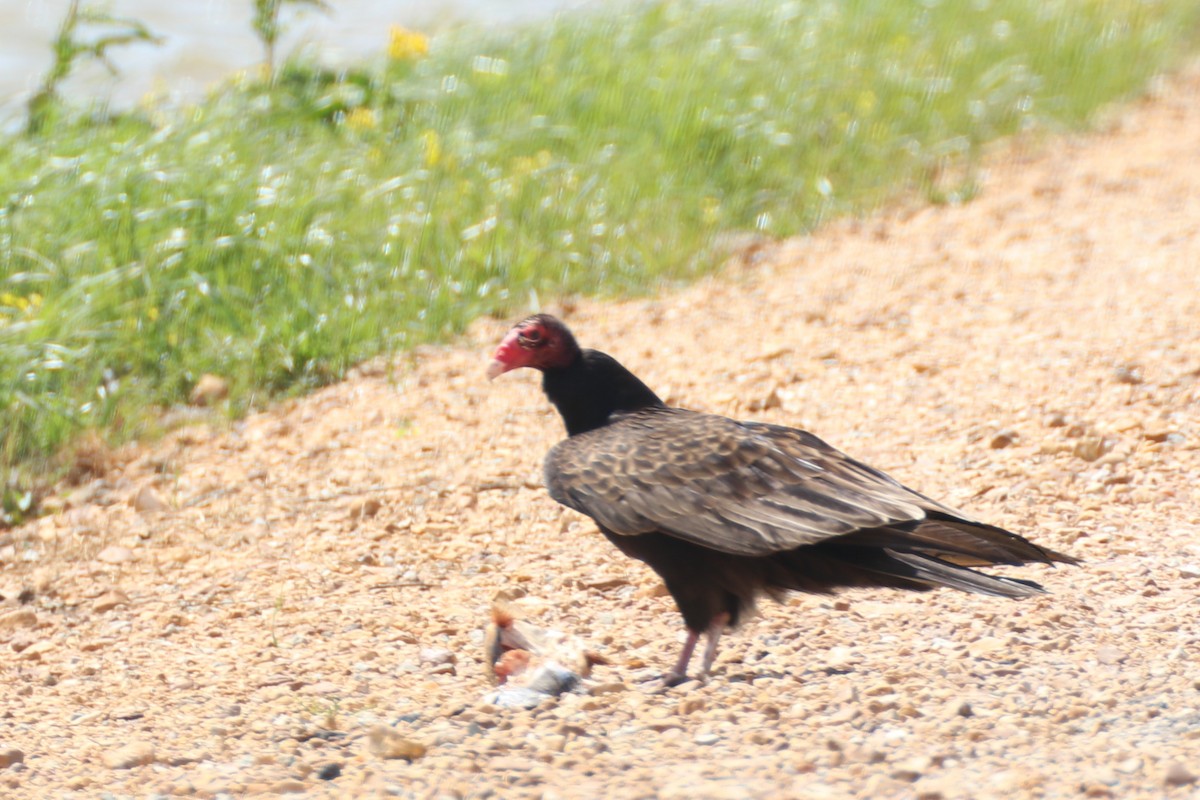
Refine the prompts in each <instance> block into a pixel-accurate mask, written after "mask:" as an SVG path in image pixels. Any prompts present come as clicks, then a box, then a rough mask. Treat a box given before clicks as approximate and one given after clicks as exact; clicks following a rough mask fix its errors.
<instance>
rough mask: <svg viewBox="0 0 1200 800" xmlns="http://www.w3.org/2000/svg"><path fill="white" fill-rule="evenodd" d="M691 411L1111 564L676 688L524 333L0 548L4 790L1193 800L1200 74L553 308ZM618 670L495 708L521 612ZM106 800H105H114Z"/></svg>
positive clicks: (802, 604) (815, 615) (1093, 563)
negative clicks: (843, 211)
mask: <svg viewBox="0 0 1200 800" xmlns="http://www.w3.org/2000/svg"><path fill="white" fill-rule="evenodd" d="M556 310H557V311H558V312H559V313H562V314H564V316H565V317H566V319H567V320H568V322H569V324H571V325H572V327H573V328H574V329H575V330H576V332H577V333H578V334H579V336H580V338H581V339H582V340H583V342H584V343H585V345H586V344H590V345H593V346H599V347H601V348H602V349H605V350H608V351H609V352H611V353H612V354H614V355H616V356H617V357H618V358H620V359H621V360H622V361H624V362H625V363H626V364H627V365H628V366H630V367H631V368H632V369H634V371H635V372H637V373H638V374H639V375H640V376H641V377H642V378H644V379H645V380H646V381H647V382H648V383H649V384H650V385H651V386H652V387H655V388H656V389H658V390H660V393H661V394H664V395H665V396H667V397H668V398H669V399H670V401H671V402H674V403H677V404H681V405H686V406H690V407H693V408H697V409H701V410H707V411H716V412H721V413H726V414H731V415H736V416H740V417H751V418H757V419H764V420H768V421H772V422H779V423H785V424H789V425H795V426H800V427H805V428H808V429H810V430H813V431H814V432H817V433H818V434H819V435H821V436H822V437H823V438H825V439H827V440H828V441H830V442H831V443H833V444H835V445H836V446H839V447H840V448H842V449H844V450H846V451H848V452H850V453H851V454H852V455H855V456H857V457H860V458H862V459H864V460H867V461H868V462H870V463H873V464H875V465H877V466H879V467H881V468H883V469H885V470H887V471H889V472H891V473H892V474H893V475H895V476H896V477H898V478H899V479H901V480H903V481H904V482H905V483H907V484H909V485H911V486H913V487H915V488H918V489H920V490H922V491H924V492H926V493H927V494H931V495H932V496H934V497H937V498H939V499H942V500H945V501H946V502H949V503H951V504H953V505H957V506H960V507H962V508H964V509H965V510H967V511H968V512H969V513H972V514H974V515H977V516H979V517H981V518H983V519H986V520H989V521H992V522H995V523H996V524H999V525H1003V526H1005V527H1008V528H1010V529H1012V530H1015V531H1019V532H1021V533H1024V534H1026V535H1028V536H1030V537H1031V538H1033V539H1034V540H1036V541H1038V542H1041V543H1043V544H1046V545H1048V546H1050V547H1054V548H1056V549H1061V550H1064V551H1066V552H1069V553H1072V554H1074V555H1076V556H1078V557H1080V558H1082V559H1084V560H1085V562H1086V563H1085V564H1084V566H1083V567H1082V568H1078V569H1073V568H1060V569H1056V570H1052V569H1048V568H1043V567H1029V568H1025V569H1013V570H1008V571H1007V573H1006V574H1012V575H1023V576H1025V577H1029V578H1033V579H1036V580H1038V581H1040V582H1042V583H1044V584H1045V585H1046V586H1047V587H1048V588H1049V589H1050V590H1051V591H1052V594H1049V595H1046V596H1044V597H1038V598H1034V599H1031V600H1027V601H1023V602H1007V601H1000V600H995V599H992V598H986V597H979V596H973V595H965V594H961V593H957V592H952V591H948V590H944V591H939V592H935V593H933V594H932V595H925V596H910V595H902V594H899V593H888V592H885V591H882V590H879V591H853V592H847V593H845V594H842V595H838V596H836V597H818V596H795V597H793V598H792V599H791V600H790V602H788V603H787V604H786V605H773V604H765V605H764V606H763V608H762V614H761V616H760V617H758V618H757V619H754V620H752V621H750V622H749V623H748V624H747V625H746V626H744V627H743V629H742V630H741V631H739V632H737V633H735V634H733V635H731V636H729V637H728V638H727V639H726V640H725V643H724V647H723V649H722V654H721V656H720V657H719V658H718V662H717V667H716V669H715V675H714V676H713V678H712V680H711V681H709V682H708V683H707V684H706V685H698V684H695V683H692V684H687V685H684V686H683V687H679V688H676V689H672V690H669V691H666V692H661V693H654V692H653V691H651V690H650V689H649V688H648V687H649V686H650V684H647V683H646V681H647V679H648V678H650V677H651V676H653V675H655V674H657V673H658V672H659V671H661V670H663V669H665V668H666V667H668V666H669V665H670V663H671V662H672V660H673V658H674V656H675V653H676V650H677V648H678V646H679V643H680V642H681V641H682V636H683V630H682V623H681V621H680V619H679V617H678V615H677V614H676V613H675V611H674V609H673V605H672V602H671V600H670V598H669V597H667V596H664V593H663V591H662V589H661V587H660V585H659V583H658V581H657V579H656V578H655V576H654V575H653V574H652V573H650V572H649V571H648V570H647V569H645V568H644V567H642V566H641V565H640V564H637V563H634V562H630V561H627V560H625V559H623V558H621V557H619V556H617V554H616V553H615V551H614V550H613V549H612V548H611V547H610V546H609V545H608V544H607V543H606V542H605V541H604V540H603V538H602V537H601V536H600V535H599V534H597V533H596V531H595V529H594V528H593V526H592V524H591V523H590V521H588V520H586V519H584V518H582V517H580V516H578V515H575V514H573V513H571V512H568V511H565V510H564V509H561V508H559V507H558V506H557V505H556V504H555V503H554V502H553V501H551V500H550V499H549V497H548V496H547V495H546V493H545V490H544V489H543V487H542V485H541V459H542V455H543V454H544V453H545V451H546V450H547V449H548V448H549V447H550V446H551V445H552V444H553V443H554V442H555V441H556V440H557V439H558V438H560V436H561V426H560V423H559V421H558V419H557V417H556V416H555V414H554V413H553V411H552V410H551V409H550V408H549V407H548V405H547V403H546V402H545V400H544V398H543V397H542V396H541V393H540V390H539V388H538V385H537V381H536V376H534V375H532V374H522V373H513V374H511V375H507V376H504V378H502V379H500V380H498V381H496V382H495V383H494V384H488V383H487V381H485V380H484V377H483V370H484V367H485V365H486V362H487V358H488V356H489V355H490V352H491V349H492V347H493V346H494V344H495V342H496V340H497V339H498V337H499V336H500V334H501V333H502V332H503V330H504V329H505V328H506V327H507V324H508V322H509V321H499V320H483V321H480V322H479V323H478V324H477V325H476V326H475V328H474V329H473V330H472V331H471V333H470V335H469V336H468V337H466V338H465V340H464V341H463V342H461V343H460V344H459V345H458V346H455V347H448V348H431V349H424V350H421V351H419V352H417V353H414V354H411V355H410V356H407V357H405V358H404V359H402V360H401V361H399V362H397V363H394V364H390V363H383V362H379V363H373V364H367V365H364V366H363V367H361V368H359V369H358V370H357V371H356V373H355V374H354V375H353V377H352V378H351V379H350V380H347V381H346V382H345V383H343V384H340V385H337V386H333V387H330V388H328V389H326V390H324V391H321V392H319V393H317V394H315V395H313V396H311V397H309V398H306V399H304V400H301V401H298V402H294V403H291V404H287V405H284V406H282V407H279V408H276V409H273V410H271V411H269V412H266V413H263V414H259V415H256V416H254V417H252V418H250V419H247V420H245V421H244V422H241V423H238V424H236V425H234V426H232V428H230V427H228V426H226V427H221V426H210V425H206V424H204V423H203V422H199V423H197V424H193V425H190V426H189V427H186V428H183V429H181V430H179V431H177V432H176V433H174V434H172V435H171V436H169V437H168V438H167V439H165V440H164V441H162V442H160V443H159V444H158V445H155V446H154V447H152V448H148V449H143V450H129V451H125V452H122V453H119V454H116V456H113V457H109V456H106V455H105V454H103V453H93V454H91V457H90V458H87V457H84V456H87V455H88V454H84V456H81V467H88V466H91V467H93V468H95V467H97V466H104V464H100V465H97V464H95V463H91V462H104V461H106V460H111V461H113V462H114V463H111V464H109V465H107V466H108V469H107V471H106V472H105V474H104V475H103V476H102V477H97V478H93V479H89V480H85V481H84V482H83V485H82V486H81V487H80V488H78V489H75V490H74V491H73V492H72V493H70V494H66V495H64V496H63V497H62V498H61V500H60V503H61V505H62V507H63V510H62V511H61V512H60V513H58V514H56V515H53V516H49V517H46V518H44V519H41V520H38V521H36V522H34V523H31V524H29V525H27V526H25V527H23V528H20V529H17V530H13V531H9V532H6V533H3V534H0V562H3V572H0V595H3V597H4V601H3V606H2V607H0V647H2V648H3V656H0V700H2V702H0V711H2V713H3V716H4V724H3V727H2V728H0V794H7V795H8V796H13V797H17V796H23V797H88V798H92V797H102V796H113V797H148V796H170V795H185V796H192V795H195V796H199V797H230V796H241V795H244V794H245V795H250V794H264V795H268V796H269V795H283V794H291V793H294V794H298V795H304V796H307V797H349V796H377V795H378V796H387V795H396V796H402V797H408V796H416V797H427V796H444V797H467V796H470V797H487V796H502V797H506V798H507V797H563V798H565V797H599V796H611V797H662V798H688V800H691V799H692V798H725V797H729V798H745V797H762V798H767V797H781V796H791V797H800V798H843V797H862V798H893V797H894V798H929V799H930V800H932V799H933V798H945V799H946V800H949V799H950V798H1005V799H1006V800H1008V799H1010V798H1014V797H1046V798H1058V797H1078V796H1088V797H1115V798H1163V797H1172V798H1175V797H1180V798H1182V797H1194V796H1196V793H1197V791H1198V790H1200V787H1198V786H1197V784H1196V776H1197V775H1198V774H1200V669H1198V668H1197V667H1196V662H1195V660H1194V659H1195V658H1196V656H1197V655H1200V623H1198V622H1197V614H1196V611H1197V602H1198V601H1197V590H1198V589H1200V388H1198V380H1197V379H1198V377H1200V71H1198V70H1196V69H1193V70H1190V71H1188V72H1187V73H1185V74H1183V75H1182V76H1179V77H1176V78H1173V79H1171V80H1170V81H1167V82H1165V83H1164V85H1163V87H1162V88H1161V90H1160V91H1159V92H1158V93H1157V94H1156V95H1155V96H1154V97H1153V98H1151V99H1150V100H1148V101H1145V102H1143V103H1141V104H1139V105H1138V106H1137V107H1134V108H1131V109H1125V111H1124V112H1123V114H1122V116H1120V118H1119V119H1117V120H1116V121H1114V122H1113V123H1112V125H1110V126H1109V127H1108V129H1107V130H1105V131H1104V132H1102V133H1100V134H1096V135H1092V136H1088V137H1083V138H1079V139H1074V140H1065V141H1064V140H1056V141H1053V142H1051V143H1049V144H1048V145H1045V146H1044V147H1043V146H1039V147H1037V148H1036V149H1035V152H1024V151H1019V150H1017V149H1014V150H1012V151H1010V152H1007V153H1005V154H1003V155H1002V156H999V157H997V158H995V159H993V161H992V162H991V168H990V171H989V173H988V175H987V176H986V179H985V184H984V193H983V194H982V196H981V197H980V198H979V199H978V200H976V201H975V202H973V203H971V204H969V205H967V206H965V207H958V208H951V207H939V208H924V207H916V206H913V207H898V208H894V209H892V210H891V211H889V212H887V213H884V214H881V215H878V216H875V217H872V218H869V219H865V220H861V221H850V222H843V223H839V224H835V225H833V226H831V227H829V228H827V229H825V230H823V231H821V232H820V233H819V234H817V235H815V236H813V237H809V238H803V239H797V240H792V241H788V242H784V243H781V244H778V245H768V246H764V247H760V248H758V249H756V250H754V251H753V252H747V253H745V254H744V255H743V256H742V257H741V258H740V259H739V260H738V261H737V262H736V263H733V264H731V265H730V267H729V268H728V269H727V270H726V271H725V272H724V274H722V275H721V276H719V277H717V278H714V279H712V280H709V281H706V282H703V283H701V284H698V285H695V286H692V287H690V288H687V289H685V290H682V291H679V292H677V293H672V294H666V295H664V296H662V297H658V298H655V299H652V300H637V301H631V302H625V303H618V304H613V303H593V302H587V303H578V304H575V305H573V306H569V307H566V308H562V307H560V308H558V309H556ZM498 595H499V596H502V597H506V598H509V599H510V600H511V601H512V605H513V607H515V608H517V609H519V613H521V614H522V615H523V617H525V618H526V619H527V620H528V621H529V622H531V623H536V624H539V625H546V626H552V627H556V628H558V629H560V630H563V631H567V632H569V633H571V634H574V635H577V636H579V637H582V638H583V639H584V640H585V641H587V642H588V643H589V645H590V646H591V647H592V649H594V650H595V651H597V652H598V653H600V654H602V655H604V656H605V657H607V658H608V659H609V660H610V661H611V662H612V663H611V665H608V666H598V667H596V669H595V670H594V672H593V674H592V678H591V680H590V682H589V684H590V688H591V692H590V694H587V695H564V696H562V697H560V698H557V699H548V700H547V701H546V702H544V703H543V704H542V705H540V706H538V707H537V708H535V709H533V710H516V709H498V708H496V707H494V706H490V705H488V704H486V703H484V702H483V697H484V696H485V694H487V693H488V691H490V690H491V688H492V687H491V685H490V684H489V682H488V681H487V679H486V676H485V672H486V670H485V664H484V660H483V654H482V636H483V634H482V629H483V627H484V625H485V624H486V623H487V621H488V619H489V608H490V606H491V604H492V602H493V599H494V598H495V597H497V596H498ZM105 793H108V794H105Z"/></svg>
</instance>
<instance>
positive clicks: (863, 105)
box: [854, 89, 879, 116]
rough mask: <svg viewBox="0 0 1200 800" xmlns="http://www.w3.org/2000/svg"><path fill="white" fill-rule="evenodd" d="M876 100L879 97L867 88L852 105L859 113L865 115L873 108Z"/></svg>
mask: <svg viewBox="0 0 1200 800" xmlns="http://www.w3.org/2000/svg"><path fill="white" fill-rule="evenodd" d="M878 102H879V99H878V98H877V97H876V96H875V93H874V92H872V91H871V90H870V89H867V90H866V91H865V92H863V93H862V94H860V95H859V96H858V101H857V102H855V104H854V107H855V109H856V110H857V111H858V113H859V114H860V115H863V116H866V115H868V114H870V113H871V112H872V111H874V110H875V106H876V105H877V104H878Z"/></svg>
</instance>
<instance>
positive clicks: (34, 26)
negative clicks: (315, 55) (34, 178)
mask: <svg viewBox="0 0 1200 800" xmlns="http://www.w3.org/2000/svg"><path fill="white" fill-rule="evenodd" d="M599 1H600V0H434V2H430V1H429V0H328V4H329V5H330V6H332V11H331V12H330V13H329V14H323V13H321V12H319V11H315V10H312V9H306V8H304V7H303V6H297V7H285V11H284V14H285V20H286V35H285V37H284V39H283V41H282V43H281V46H280V47H279V52H280V53H281V54H286V53H288V52H290V51H291V50H292V49H293V48H295V47H297V46H298V45H313V46H315V47H316V48H317V50H318V52H319V53H320V55H321V57H322V59H323V60H327V61H329V62H331V63H344V62H346V61H351V60H355V59H360V58H362V57H363V56H365V55H367V54H373V53H379V52H381V51H382V50H383V49H384V48H385V47H386V45H387V37H388V28H389V26H391V25H403V26H405V27H407V28H413V29H417V30H422V31H426V32H436V31H438V30H444V29H446V28H448V27H451V26H455V25H462V24H468V25H478V26H488V27H494V26H498V25H516V24H520V23H522V22H528V21H530V20H534V19H538V18H542V17H549V16H551V15H553V14H554V13H555V12H557V11H560V10H564V9H568V8H576V7H580V6H584V5H588V4H589V3H590V4H593V5H594V4H596V3H597V2H599ZM85 2H86V3H90V4H91V5H93V6H97V7H106V8H107V10H108V11H109V12H110V13H112V14H114V15H116V16H124V17H133V18H135V19H139V20H141V21H142V22H144V23H146V24H147V25H148V26H149V27H150V28H151V29H152V30H153V31H154V32H156V33H158V34H159V35H160V36H162V37H163V39H164V41H163V43H162V44H161V45H159V46H157V47H155V46H153V45H149V44H134V45H130V46H127V47H119V48H116V49H115V50H113V51H112V59H111V60H112V61H113V63H114V64H115V65H116V67H117V68H118V69H119V70H120V72H121V74H120V75H119V76H117V77H115V78H114V77H112V76H111V75H109V74H108V72H107V71H106V70H105V69H104V68H103V67H102V66H99V65H95V64H93V65H90V66H87V67H85V68H82V69H80V70H79V71H78V73H77V74H76V75H73V76H72V78H71V79H70V80H69V82H68V83H67V85H66V86H65V88H64V94H66V95H67V96H68V97H70V98H72V99H74V100H84V101H86V100H90V99H106V100H110V101H112V102H113V103H114V104H116V105H122V106H127V105H130V104H132V103H135V102H137V100H138V99H139V98H141V97H142V96H144V95H145V94H146V93H148V92H150V91H166V92H168V93H169V94H170V95H171V96H172V97H173V98H174V99H177V100H190V99H195V98H197V97H199V96H201V95H202V94H203V92H204V90H205V89H206V88H207V87H208V86H210V85H211V84H212V83H214V82H216V81H218V80H220V79H222V78H223V77H225V76H227V75H229V74H230V73H232V72H235V71H237V70H240V69H244V68H246V67H250V66H253V65H255V64H257V63H259V62H260V61H261V59H262V49H261V47H260V45H259V42H258V39H257V38H256V37H255V36H254V33H253V31H252V30H251V28H250V18H251V13H252V7H253V3H252V0H177V1H176V2H169V1H168V2H164V1H163V0H108V2H107V3H106V2H104V0H85ZM68 5H69V3H68V0H0V121H7V120H10V119H11V118H12V117H13V116H15V115H19V114H20V113H21V107H22V104H23V103H24V102H25V100H26V99H27V98H28V97H29V95H30V93H32V92H33V91H34V90H35V89H36V88H37V85H38V83H39V82H40V80H41V77H42V74H43V73H44V72H45V71H46V69H47V67H48V66H49V64H50V55H51V54H50V42H51V40H52V39H53V38H54V35H55V33H56V32H57V30H58V26H59V24H60V22H61V21H62V18H63V15H64V13H65V11H66V9H67V7H68Z"/></svg>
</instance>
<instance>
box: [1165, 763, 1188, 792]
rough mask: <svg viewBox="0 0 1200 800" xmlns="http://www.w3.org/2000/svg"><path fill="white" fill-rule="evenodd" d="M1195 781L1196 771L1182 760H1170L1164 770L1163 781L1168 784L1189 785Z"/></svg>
mask: <svg viewBox="0 0 1200 800" xmlns="http://www.w3.org/2000/svg"><path fill="white" fill-rule="evenodd" d="M1195 782H1196V775H1195V773H1193V772H1192V771H1191V770H1190V769H1188V768H1187V766H1186V765H1184V764H1183V763H1182V762H1180V761H1172V762H1170V763H1169V764H1167V768H1166V770H1165V771H1164V772H1163V783H1165V784H1166V785H1167V786H1187V785H1189V784H1192V783H1195Z"/></svg>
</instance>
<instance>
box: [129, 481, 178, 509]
mask: <svg viewBox="0 0 1200 800" xmlns="http://www.w3.org/2000/svg"><path fill="white" fill-rule="evenodd" d="M129 505H131V506H133V508H134V510H136V511H138V512H139V513H142V514H153V513H157V512H159V511H167V510H168V509H170V506H169V505H167V502H166V501H165V500H163V499H162V498H161V497H159V496H158V492H156V491H154V489H153V487H151V486H143V487H142V488H140V489H138V490H137V491H136V492H135V493H134V494H133V495H132V496H131V497H130V498H129Z"/></svg>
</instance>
